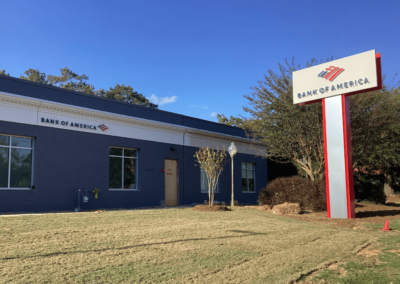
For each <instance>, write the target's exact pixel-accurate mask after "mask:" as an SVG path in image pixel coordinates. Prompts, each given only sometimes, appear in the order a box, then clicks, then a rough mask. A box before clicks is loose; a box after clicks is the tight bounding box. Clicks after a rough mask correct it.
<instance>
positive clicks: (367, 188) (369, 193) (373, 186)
mask: <svg viewBox="0 0 400 284" xmlns="http://www.w3.org/2000/svg"><path fill="white" fill-rule="evenodd" d="M354 195H355V199H356V201H358V202H360V201H368V202H371V203H375V204H385V203H386V195H385V193H384V191H383V182H382V181H381V180H379V179H372V178H371V176H368V175H365V174H361V173H357V174H355V175H354Z"/></svg>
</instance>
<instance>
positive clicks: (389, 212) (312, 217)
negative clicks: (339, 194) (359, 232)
mask: <svg viewBox="0 0 400 284" xmlns="http://www.w3.org/2000/svg"><path fill="white" fill-rule="evenodd" d="M260 207H261V206H260ZM259 209H261V208H259ZM267 210H268V209H267ZM355 210H356V218H355V219H330V218H328V217H327V213H326V212H311V213H303V214H299V215H284V216H285V217H288V218H293V219H297V220H303V221H311V222H321V223H326V224H330V225H332V227H344V228H353V229H357V228H359V227H362V223H373V224H382V227H383V224H384V223H385V221H386V220H389V223H390V221H392V220H394V219H400V197H399V196H398V195H396V196H389V197H388V198H387V201H386V205H377V204H368V203H356V208H355Z"/></svg>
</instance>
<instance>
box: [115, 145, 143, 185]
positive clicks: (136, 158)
mask: <svg viewBox="0 0 400 284" xmlns="http://www.w3.org/2000/svg"><path fill="white" fill-rule="evenodd" d="M110 148H118V149H122V156H117V155H110ZM125 149H127V150H135V151H136V157H124V150H125ZM108 151H109V152H108V153H109V154H108V166H110V157H115V158H122V163H121V171H122V173H121V179H122V180H121V187H122V188H109V189H108V190H110V191H140V190H139V187H138V185H139V150H138V149H135V148H128V147H116V146H109V147H108ZM124 159H134V160H136V182H135V186H136V188H135V189H131V188H124ZM109 174H110V173H109ZM108 182H110V176H108Z"/></svg>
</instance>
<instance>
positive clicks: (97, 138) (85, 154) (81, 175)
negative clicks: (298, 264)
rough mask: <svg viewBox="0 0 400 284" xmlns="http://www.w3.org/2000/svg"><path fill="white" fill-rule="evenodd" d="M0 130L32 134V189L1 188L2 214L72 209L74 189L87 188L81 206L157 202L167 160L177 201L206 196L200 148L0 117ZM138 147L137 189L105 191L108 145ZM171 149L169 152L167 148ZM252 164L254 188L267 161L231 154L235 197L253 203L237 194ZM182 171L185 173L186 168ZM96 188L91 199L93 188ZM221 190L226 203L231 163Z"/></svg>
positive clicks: (75, 198)
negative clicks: (172, 164)
mask: <svg viewBox="0 0 400 284" xmlns="http://www.w3.org/2000/svg"><path fill="white" fill-rule="evenodd" d="M0 133H2V134H9V135H21V136H29V137H34V138H35V148H34V176H33V178H34V181H33V184H34V185H35V187H36V189H35V190H18V191H17V190H0V212H2V213H4V212H49V211H73V210H74V208H76V207H77V205H78V204H77V203H78V189H81V190H82V191H83V192H84V193H85V192H86V190H88V193H89V202H88V203H81V208H82V210H94V209H110V208H137V207H149V206H160V201H161V200H164V196H165V194H164V190H165V188H164V173H163V172H162V169H163V168H164V160H165V159H176V160H178V163H179V204H180V205H184V204H192V203H202V202H203V201H204V200H205V199H208V195H207V194H205V193H201V192H200V168H199V167H198V166H195V158H194V157H193V155H194V153H195V151H196V150H197V149H198V148H195V147H183V146H179V145H172V144H166V143H157V142H150V141H143V140H135V139H128V138H121V137H114V136H108V135H101V134H93V133H83V132H78V131H72V130H64V129H56V128H50V127H43V126H32V125H25V124H18V123H12V122H4V121H0ZM110 146H118V147H127V148H136V149H138V150H139V152H138V157H139V160H138V173H139V175H138V178H139V180H138V188H139V190H140V191H109V190H108V167H109V166H108V163H109V156H108V152H109V147H110ZM171 148H173V150H172V149H171ZM242 161H244V162H253V163H256V189H257V192H258V191H259V189H260V188H261V187H263V186H265V185H266V182H267V161H266V160H265V159H262V158H260V157H254V156H252V155H243V154H237V155H236V156H235V199H236V200H239V202H240V203H252V204H255V203H256V200H257V195H258V194H257V193H247V194H244V193H242V192H241V169H240V164H241V162H242ZM184 170H185V172H184ZM95 187H97V188H99V189H100V192H99V198H98V199H95V198H94V194H93V193H92V190H93V189H94V188H95ZM220 188H221V193H218V194H216V196H215V200H218V201H226V202H229V200H230V196H231V187H230V161H229V163H228V164H227V165H226V168H225V171H224V172H223V174H222V176H221V181H220Z"/></svg>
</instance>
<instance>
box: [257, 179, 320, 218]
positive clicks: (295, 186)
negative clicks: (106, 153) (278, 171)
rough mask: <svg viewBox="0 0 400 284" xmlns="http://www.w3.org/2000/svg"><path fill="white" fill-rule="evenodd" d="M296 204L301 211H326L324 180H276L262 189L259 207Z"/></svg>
mask: <svg viewBox="0 0 400 284" xmlns="http://www.w3.org/2000/svg"><path fill="white" fill-rule="evenodd" d="M285 202H288V203H298V204H299V205H300V208H301V209H302V210H312V211H315V212H318V211H326V191H325V180H314V181H312V180H309V179H306V178H301V177H298V176H292V177H283V178H277V179H274V180H273V181H271V182H270V183H269V184H268V185H267V186H266V187H264V188H262V189H261V191H260V194H259V197H258V203H259V204H260V205H269V206H271V208H272V207H273V206H275V205H277V204H282V203H285Z"/></svg>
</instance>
